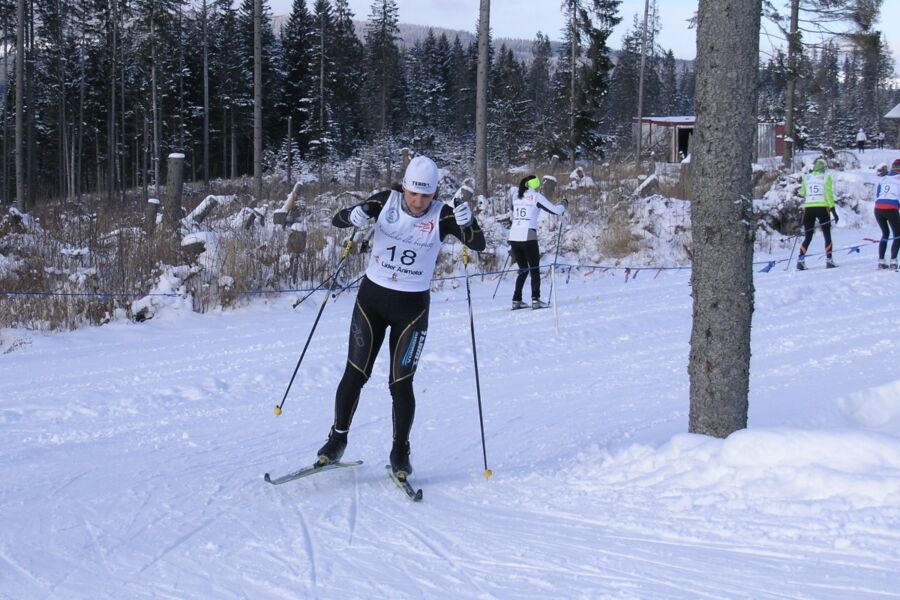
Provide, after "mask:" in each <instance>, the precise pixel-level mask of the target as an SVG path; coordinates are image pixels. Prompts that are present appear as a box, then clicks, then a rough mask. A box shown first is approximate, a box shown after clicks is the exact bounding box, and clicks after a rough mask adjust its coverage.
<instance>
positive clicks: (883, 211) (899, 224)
mask: <svg viewBox="0 0 900 600" xmlns="http://www.w3.org/2000/svg"><path fill="white" fill-rule="evenodd" d="M875 221H876V222H877V223H878V226H879V227H880V228H881V239H880V240H879V241H878V268H879V269H888V268H890V269H891V270H892V271H896V270H897V253H898V252H900V158H898V159H896V160H895V161H894V162H893V163H892V164H891V170H890V171H889V172H888V174H887V175H885V176H884V177H882V178H881V181H879V182H878V188H877V189H876V191H875ZM888 227H890V230H889V229H888ZM892 234H893V235H892ZM891 237H893V238H894V239H893V241H892V242H891V264H890V266H888V265H887V264H886V263H885V262H884V254H885V252H886V251H887V243H888V240H889V239H890V238H891Z"/></svg>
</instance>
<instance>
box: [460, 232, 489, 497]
mask: <svg viewBox="0 0 900 600" xmlns="http://www.w3.org/2000/svg"><path fill="white" fill-rule="evenodd" d="M463 272H464V273H465V276H466V300H467V301H468V303H469V330H470V331H471V333H472V360H473V361H474V362H475V394H476V397H477V398H478V424H479V426H480V427H481V453H482V456H483V457H484V478H485V479H490V477H491V475H493V474H494V473H493V471H491V470H490V469H488V464H487V446H486V445H485V441H484V411H483V410H482V408H481V380H480V378H479V376H478V351H477V350H476V347H475V315H474V313H473V312H472V289H471V287H470V286H469V247H468V246H466V245H465V244H463Z"/></svg>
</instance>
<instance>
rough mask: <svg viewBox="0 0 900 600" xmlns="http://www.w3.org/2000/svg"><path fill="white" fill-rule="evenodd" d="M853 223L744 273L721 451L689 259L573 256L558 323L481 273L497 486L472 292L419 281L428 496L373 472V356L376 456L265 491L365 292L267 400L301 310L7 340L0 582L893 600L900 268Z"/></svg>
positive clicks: (305, 433) (325, 328) (289, 354)
mask: <svg viewBox="0 0 900 600" xmlns="http://www.w3.org/2000/svg"><path fill="white" fill-rule="evenodd" d="M863 178H865V177H863ZM866 211H868V212H869V213H870V212H871V206H868V207H866V206H862V207H861V210H860V212H859V218H858V219H856V220H855V221H854V219H851V218H842V222H841V227H839V228H838V231H837V232H836V246H837V247H842V248H846V247H849V246H853V245H858V244H861V243H862V244H864V245H863V246H862V247H861V249H860V250H861V251H860V252H858V253H850V254H848V253H847V252H846V251H843V250H842V251H841V252H839V253H838V254H837V255H836V259H837V261H838V263H839V265H840V268H838V269H832V270H825V269H824V261H822V260H819V259H817V258H812V257H811V258H810V260H809V264H810V266H811V267H812V268H811V270H809V271H807V272H804V273H798V272H796V271H794V270H793V269H790V270H785V268H784V267H785V264H784V263H778V264H777V265H776V266H775V267H774V268H772V269H771V270H769V271H768V272H765V273H762V272H758V273H757V274H756V291H757V294H756V312H755V315H754V321H753V359H752V368H751V397H750V427H749V428H748V429H747V430H744V431H740V432H738V433H735V434H734V435H732V436H731V437H729V438H728V439H727V440H718V439H711V438H705V437H701V436H694V435H689V434H687V433H685V432H686V430H687V420H688V417H687V415H688V376H687V361H688V351H689V336H690V326H691V299H690V287H689V285H688V284H689V279H690V274H689V272H688V271H663V272H661V273H659V274H658V275H656V273H655V272H652V271H648V272H641V273H640V274H639V276H638V277H637V278H629V280H628V281H627V282H626V281H625V277H624V272H623V271H621V270H618V271H608V272H603V273H601V272H600V271H594V272H587V271H584V272H581V273H575V272H573V274H572V277H571V279H570V280H569V282H568V283H565V282H564V281H562V279H560V280H559V281H558V283H557V289H558V292H559V294H558V317H559V329H558V331H557V329H556V323H555V318H554V317H555V315H554V311H553V310H543V311H530V310H524V311H517V312H510V311H509V310H507V309H508V305H509V299H510V297H511V294H512V282H511V280H510V278H509V277H507V279H506V280H505V281H504V283H502V285H501V287H500V292H499V293H498V295H497V299H496V300H492V299H491V295H492V294H493V291H494V286H495V281H491V280H489V279H486V280H485V281H484V282H481V281H479V279H473V281H472V295H473V305H474V314H475V324H476V334H477V342H478V347H477V350H478V359H479V369H480V374H481V396H482V402H483V408H484V424H485V433H486V437H487V461H488V466H489V468H491V469H492V470H493V473H494V475H493V477H492V478H491V479H489V480H486V479H485V478H484V477H483V468H484V466H483V462H482V460H483V459H482V447H481V437H480V432H479V425H478V405H477V400H476V394H475V380H474V374H473V367H472V362H473V361H472V348H471V344H470V337H469V322H468V309H467V303H466V295H465V288H464V287H458V288H456V289H450V287H449V286H448V287H447V289H445V290H443V291H440V292H437V293H435V294H434V295H433V301H432V309H431V327H430V330H429V335H428V343H427V344H426V346H425V352H424V354H423V357H422V361H421V364H420V368H419V373H418V374H417V378H416V392H417V397H418V410H417V416H416V424H415V426H414V429H413V435H412V448H413V455H412V461H413V465H414V466H415V468H416V473H415V475H414V477H413V479H414V480H415V481H414V482H415V484H416V485H417V486H420V487H422V488H423V489H424V494H425V498H424V501H423V502H422V503H419V504H414V503H411V502H409V500H408V499H407V498H406V497H405V496H404V495H402V493H400V492H399V490H397V489H396V488H395V487H394V486H393V484H392V483H391V482H390V481H389V480H388V479H387V477H386V476H385V474H384V469H383V465H384V463H385V462H386V459H387V453H388V450H389V447H390V441H391V440H390V437H391V410H390V399H389V394H388V390H387V382H386V378H387V376H386V360H385V355H386V352H387V351H386V349H383V350H382V355H381V357H380V358H379V362H378V363H377V365H376V370H375V374H374V376H373V378H372V380H371V381H370V383H369V385H368V386H367V387H366V388H365V390H364V391H363V395H362V398H361V401H360V406H359V410H358V412H357V415H356V418H355V422H354V426H353V429H352V431H351V435H350V446H349V448H348V450H347V453H346V455H345V456H346V458H347V459H362V460H364V461H365V464H364V465H362V466H361V467H358V468H355V469H346V470H341V471H333V472H328V473H322V474H319V475H315V476H314V477H311V478H308V479H303V480H298V481H294V482H290V483H288V484H285V485H282V486H277V487H276V486H271V485H268V484H266V483H265V482H264V481H263V479H262V475H263V473H265V472H267V471H268V472H271V473H273V474H281V473H284V472H286V471H290V470H293V469H295V468H297V467H299V466H303V465H305V464H307V463H310V462H311V461H312V460H313V458H314V454H315V451H316V449H317V448H318V447H319V446H320V445H321V443H322V441H323V440H324V437H325V435H326V433H327V431H328V427H329V425H330V423H331V418H332V403H333V397H334V390H335V387H336V385H337V382H338V379H339V378H340V375H341V372H342V370H343V364H344V358H345V353H346V344H347V329H348V323H349V316H350V311H351V309H352V306H353V301H354V300H353V296H352V295H351V294H345V295H343V296H341V297H339V298H338V299H337V300H336V301H334V303H329V304H328V306H327V307H326V309H325V312H324V315H323V318H322V320H321V322H320V323H319V327H318V330H317V332H316V334H315V337H314V338H313V342H312V344H311V346H310V349H309V351H308V352H307V355H306V358H305V359H304V362H303V364H302V366H301V368H300V371H299V374H298V378H297V381H296V382H295V384H294V388H293V390H292V392H291V394H290V396H289V397H288V399H287V402H286V403H285V406H284V414H283V415H282V416H281V417H278V418H276V417H275V416H274V415H273V411H272V408H273V406H274V405H275V404H277V403H278V402H279V401H280V400H281V397H282V394H283V392H284V389H285V386H286V384H287V382H288V380H289V378H290V375H291V372H292V371H293V368H294V365H295V363H296V360H297V358H298V356H299V354H300V351H301V349H302V348H303V344H304V342H305V341H306V337H307V334H308V332H309V330H310V327H311V326H312V323H313V321H314V319H315V317H316V314H317V312H318V309H319V303H318V301H316V302H314V301H313V299H310V300H308V301H307V302H305V303H304V304H302V305H301V306H300V307H298V308H297V309H296V310H292V309H291V304H292V303H293V302H294V300H295V298H296V297H295V296H293V295H291V296H287V295H285V296H283V297H280V298H272V299H268V300H263V299H258V300H256V301H254V302H253V303H252V304H251V306H249V307H247V308H243V309H240V310H236V311H227V312H216V313H211V314H206V315H197V314H194V313H191V312H190V310H189V306H184V305H183V304H173V305H172V306H171V307H169V309H168V310H163V311H161V312H160V313H159V315H158V316H157V317H156V318H154V319H153V320H151V321H149V322H146V323H143V324H132V323H128V322H123V321H119V322H114V323H111V324H108V325H105V326H103V327H99V328H91V329H84V330H80V331H76V332H72V333H66V334H35V333H30V332H24V331H18V330H4V331H2V332H0V336H2V342H3V343H2V346H0V352H5V353H4V354H0V461H2V465H3V467H2V469H0V522H2V527H0V598H4V599H6V598H10V599H31V598H67V599H69V598H92V599H94V598H179V599H183V598H254V599H257V598H328V599H332V598H453V599H457V598H479V599H484V598H498V599H506V598H557V597H563V598H666V599H669V598H691V599H695V598H841V599H847V598H897V597H900V368H898V365H900V338H898V323H900V319H898V312H897V311H898V300H897V299H898V297H900V274H897V273H890V272H879V271H876V270H875V269H874V265H875V247H874V246H873V245H871V244H868V243H866V242H864V238H866V237H869V238H874V237H878V232H877V230H876V228H875V227H874V225H873V224H871V223H870V222H868V220H869V217H868V216H867V212H866ZM842 216H843V213H842ZM821 245H822V240H821V236H820V235H819V234H817V236H816V238H815V240H814V241H813V247H812V248H811V251H812V252H818V251H820V250H821ZM789 252H790V244H789V243H786V244H784V245H782V246H781V247H777V248H774V249H773V251H772V255H771V257H772V258H774V259H778V258H786V257H787V255H788V254H789ZM766 258H768V256H760V259H761V260H762V259H766ZM544 289H545V292H546V290H547V285H546V284H545V288H544ZM318 300H319V301H320V300H321V296H319V297H318Z"/></svg>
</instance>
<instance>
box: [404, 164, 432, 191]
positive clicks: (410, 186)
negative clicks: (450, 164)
mask: <svg viewBox="0 0 900 600" xmlns="http://www.w3.org/2000/svg"><path fill="white" fill-rule="evenodd" d="M437 185H438V168H437V165H436V164H434V161H433V160H431V159H430V158H428V157H427V156H417V157H415V158H414V159H412V160H411V161H409V166H407V167H406V174H405V175H404V176H403V187H404V188H406V189H407V190H409V191H410V192H416V193H418V194H433V193H434V192H435V191H437Z"/></svg>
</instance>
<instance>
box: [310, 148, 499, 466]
mask: <svg viewBox="0 0 900 600" xmlns="http://www.w3.org/2000/svg"><path fill="white" fill-rule="evenodd" d="M437 188H438V168H437V165H436V164H435V163H434V161H433V160H431V159H430V158H428V157H426V156H417V157H415V158H413V159H412V160H411V161H410V163H409V166H407V168H406V173H405V175H404V177H403V182H402V186H398V185H395V186H394V187H392V188H391V189H388V190H384V191H382V192H378V193H376V194H374V195H372V196H370V197H369V198H368V199H367V200H366V201H365V202H363V203H362V204H358V205H356V206H351V207H348V208H345V209H343V210H341V211H339V212H338V213H337V214H336V215H335V216H334V219H333V221H332V224H333V225H334V226H335V227H365V226H367V225H368V224H369V223H370V222H371V221H373V220H374V225H375V233H374V237H373V240H372V256H371V258H370V259H369V264H368V267H367V268H366V273H365V276H364V277H363V279H362V283H361V284H360V287H359V293H358V294H357V297H356V306H355V307H354V309H353V316H352V317H351V320H350V342H349V349H348V352H347V364H346V367H345V369H344V375H343V377H342V378H341V381H340V383H339V384H338V388H337V393H336V394H335V401H334V424H333V425H332V427H331V431H330V432H329V434H328V440H327V441H326V442H325V445H324V446H322V447H321V448H320V449H319V452H318V463H319V464H320V465H325V464H329V463H333V462H337V461H339V460H340V459H341V456H343V454H344V450H345V448H346V447H347V433H348V432H349V430H350V422H351V421H352V420H353V414H354V412H355V411H356V406H357V403H358V402H359V395H360V392H361V391H362V387H363V385H365V383H366V381H368V379H369V377H370V376H371V375H372V367H373V365H374V363H375V357H376V356H377V355H378V350H379V349H380V348H381V344H382V342H383V341H384V338H385V333H386V332H387V329H388V328H390V330H391V331H390V337H389V344H390V373H389V376H388V377H389V387H390V392H391V398H392V400H393V430H394V431H393V446H392V448H391V454H390V463H391V469H392V470H393V472H394V474H395V475H396V476H397V477H400V478H402V479H405V478H406V476H407V475H409V474H410V473H412V465H411V464H410V460H409V451H410V447H409V433H410V430H411V429H412V424H413V417H414V416H415V408H416V400H415V395H414V393H413V385H412V381H413V375H415V372H416V366H417V364H418V362H419V357H420V356H421V353H422V348H423V346H424V344H425V336H426V334H427V331H428V308H429V304H430V301H431V297H430V287H431V277H432V275H433V274H434V269H435V265H436V263H437V258H438V252H439V251H440V249H441V244H442V240H443V239H444V238H445V237H446V236H448V235H453V236H454V237H456V238H457V239H459V240H460V241H461V242H462V243H464V244H466V245H467V246H468V247H469V248H471V249H472V250H476V251H480V250H484V248H485V239H484V233H483V232H482V231H481V228H480V227H479V225H478V222H477V221H476V220H475V218H474V216H473V215H472V209H471V207H470V206H469V205H468V203H465V202H463V203H461V204H460V205H459V206H457V207H455V208H452V207H451V206H450V205H448V204H445V203H444V202H442V201H440V200H436V199H435V196H436V195H437Z"/></svg>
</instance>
